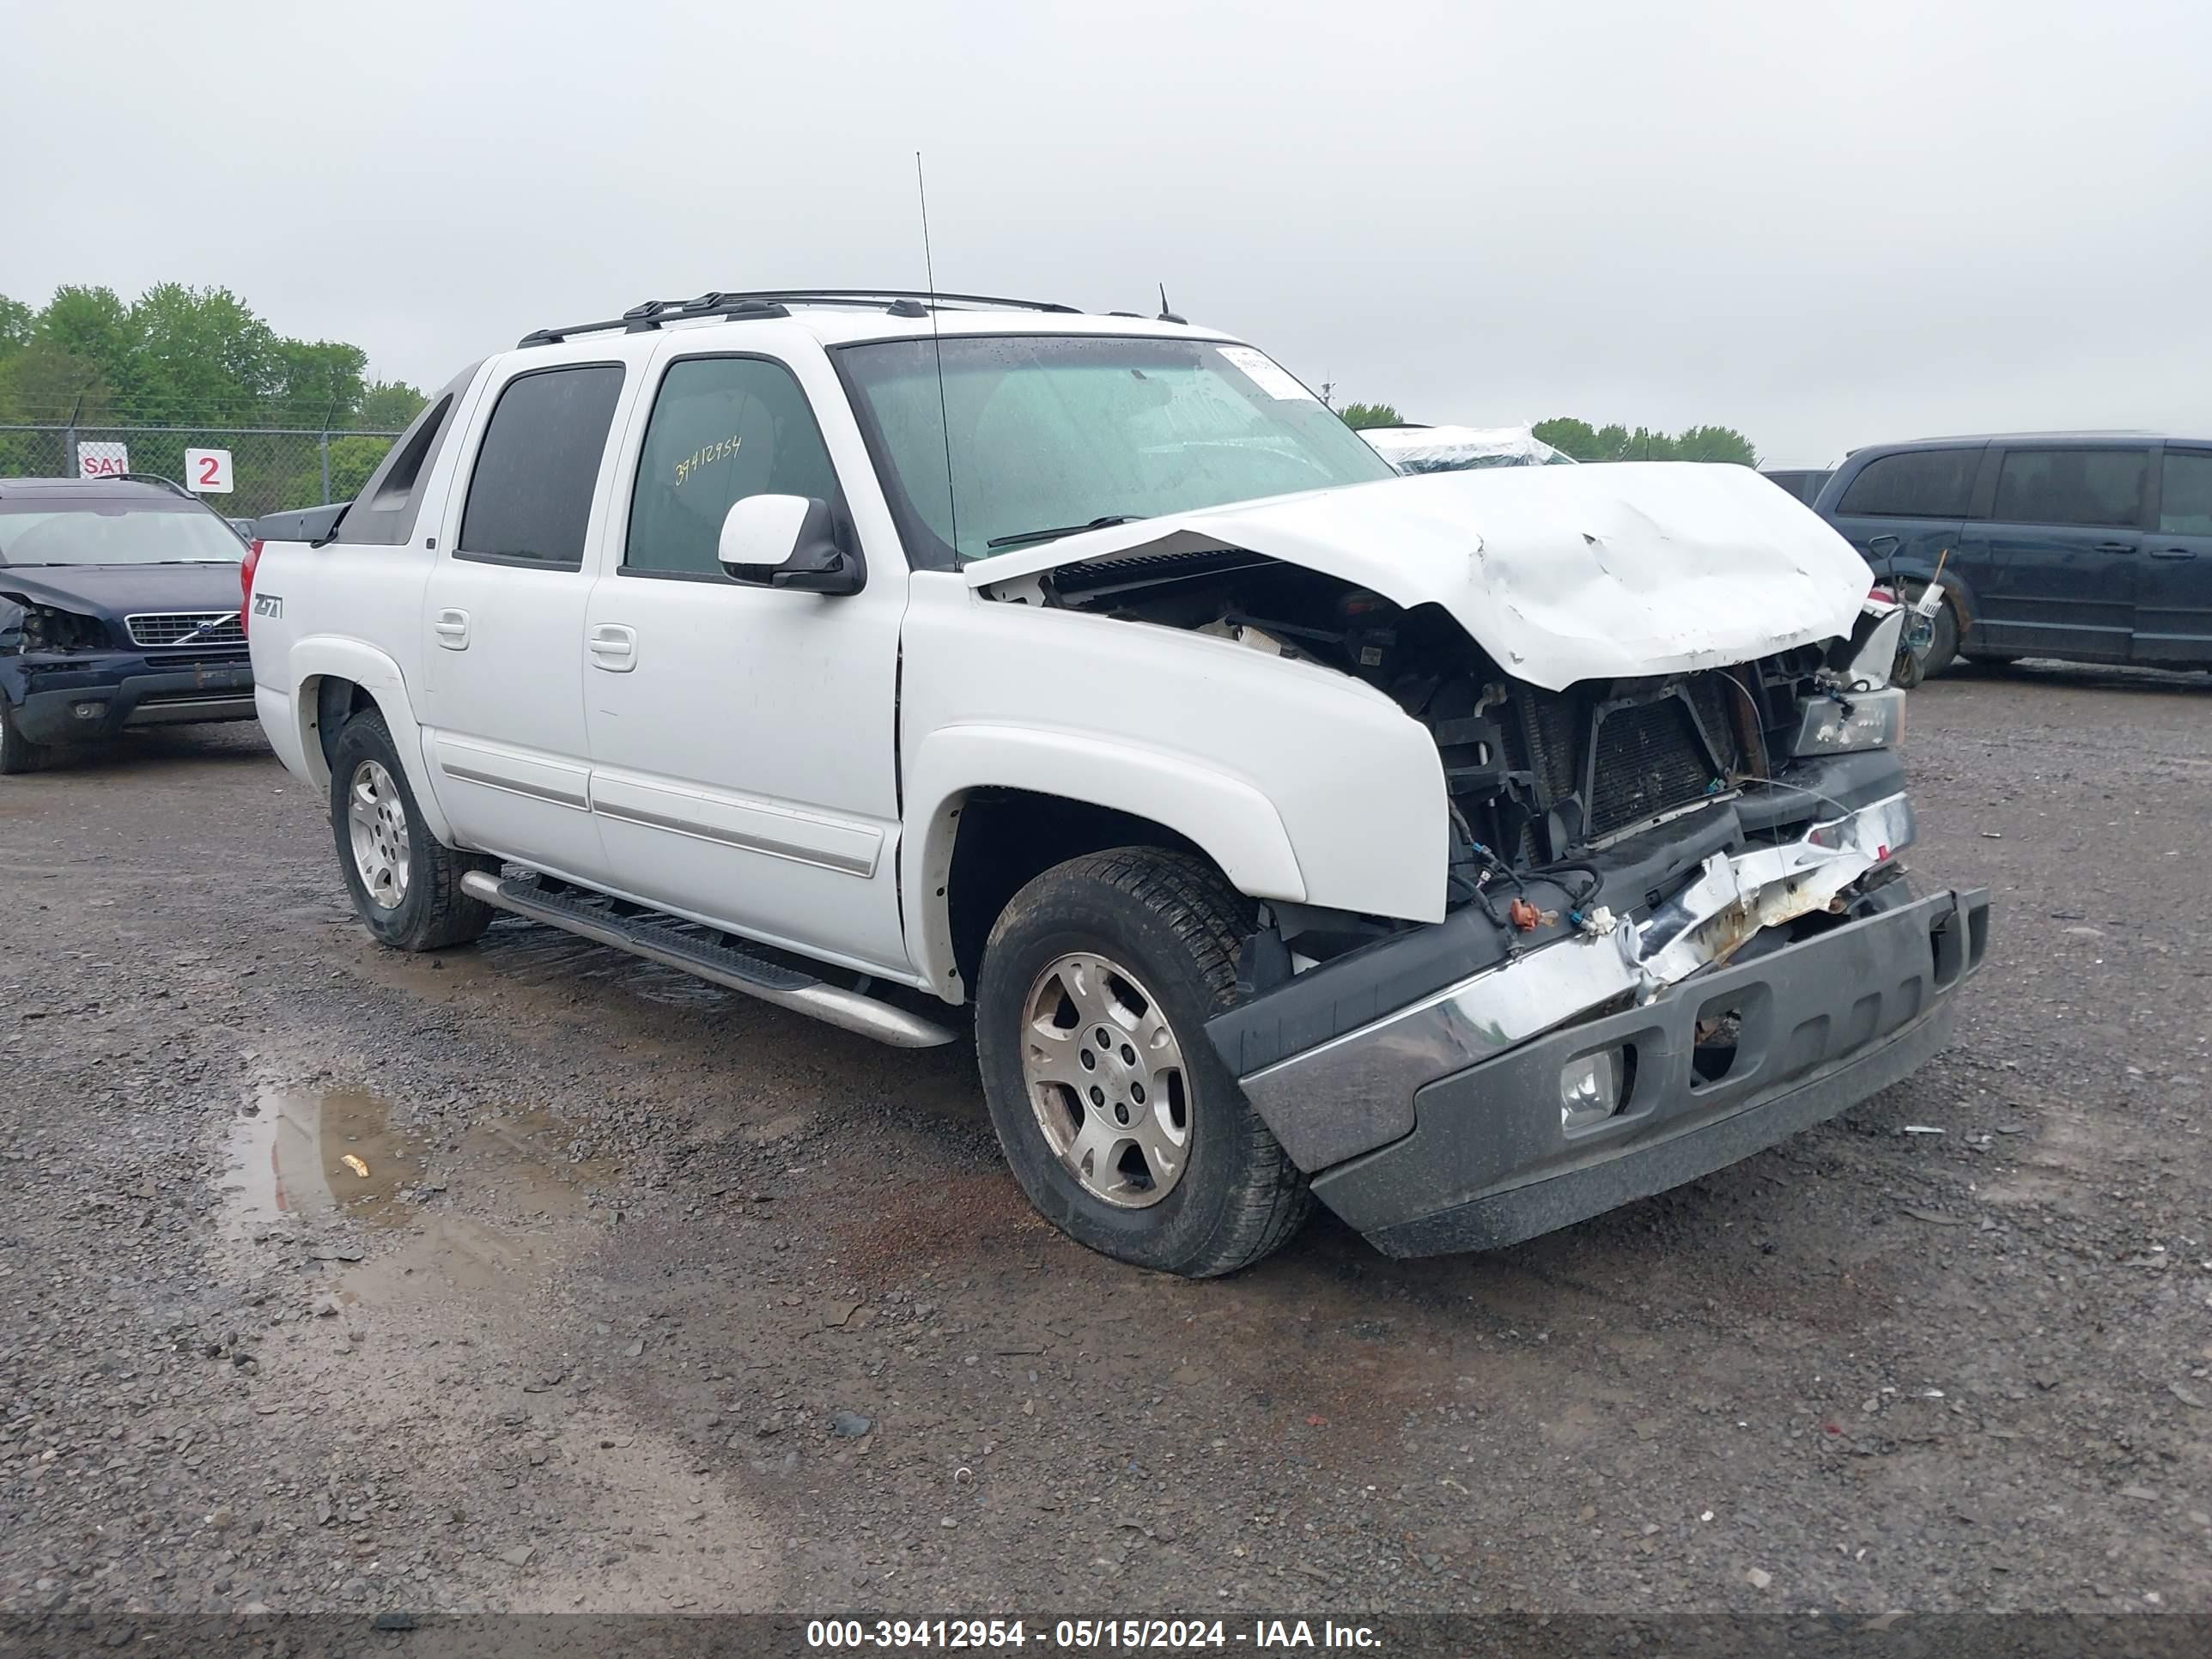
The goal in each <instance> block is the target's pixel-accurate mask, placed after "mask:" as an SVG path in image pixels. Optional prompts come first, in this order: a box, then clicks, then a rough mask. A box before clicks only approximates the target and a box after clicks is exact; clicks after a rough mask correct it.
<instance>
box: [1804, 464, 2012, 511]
mask: <svg viewBox="0 0 2212 1659" xmlns="http://www.w3.org/2000/svg"><path fill="white" fill-rule="evenodd" d="M1981 459H1982V452H1981V451H1980V450H1978V449H1908V450H1905V451H1902V452H1901V453H1898V454H1895V455H1881V456H1877V457H1876V458H1875V459H1873V460H1871V461H1869V462H1868V463H1867V464H1866V469H1865V471H1863V472H1861V473H1860V474H1859V476H1858V477H1856V478H1854V479H1852V480H1851V484H1850V489H1846V490H1845V491H1844V498H1843V500H1842V501H1838V503H1837V504H1836V512H1837V513H1838V514H1839V515H1858V516H1863V517H1867V518H1874V519H1963V518H1965V517H1966V503H1967V499H1968V497H1969V496H1970V495H1971V494H1972V490H1973V487H1974V469H1975V468H1976V467H1977V466H1978V465H1980V463H1981Z"/></svg>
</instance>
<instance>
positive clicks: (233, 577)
mask: <svg viewBox="0 0 2212 1659" xmlns="http://www.w3.org/2000/svg"><path fill="white" fill-rule="evenodd" d="M0 593H20V594H21V595H22V596H23V597H24V598H25V599H31V600H34V601H36V602H37V603H38V604H40V605H52V606H54V607H55V608H56V609H57V610H61V611H76V613H77V614H78V615H79V616H85V617H107V618H112V619H119V618H121V617H127V616H133V615H140V614H143V613H145V612H148V611H235V610H237V609H238V606H239V598H240V596H239V588H238V567H237V566H236V565H234V564H0Z"/></svg>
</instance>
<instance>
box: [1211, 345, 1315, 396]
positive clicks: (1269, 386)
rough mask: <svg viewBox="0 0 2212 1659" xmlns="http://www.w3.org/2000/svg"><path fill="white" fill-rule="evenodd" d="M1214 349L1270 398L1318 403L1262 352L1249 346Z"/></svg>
mask: <svg viewBox="0 0 2212 1659" xmlns="http://www.w3.org/2000/svg"><path fill="white" fill-rule="evenodd" d="M1214 349H1215V350H1217V351H1218V352H1219V353H1220V354H1221V355H1222V356H1224V357H1225V358H1227V359H1228V360H1229V366H1230V367H1231V368H1234V369H1237V370H1240V371H1241V372H1242V373H1243V375H1244V377H1245V378H1246V379H1247V380H1250V381H1251V382H1252V384H1253V385H1255V386H1258V387H1259V388H1260V390H1261V391H1262V392H1266V393H1267V395H1268V396H1269V397H1270V398H1276V399H1279V400H1282V401H1287V400H1289V399H1291V398H1300V399H1302V400H1304V402H1306V403H1316V402H1318V401H1320V400H1319V399H1318V398H1316V397H1315V396H1314V395H1313V393H1312V392H1309V391H1307V390H1306V389H1305V388H1304V386H1300V385H1299V384H1298V383H1297V381H1296V380H1292V379H1291V376H1290V373H1289V371H1288V370H1286V369H1285V368H1283V366H1282V365H1281V364H1279V363H1278V362H1276V361H1275V360H1274V359H1273V358H1272V357H1270V356H1267V353H1266V352H1264V351H1255V350H1254V349H1252V348H1251V347H1250V346H1216V347H1215V348H1214Z"/></svg>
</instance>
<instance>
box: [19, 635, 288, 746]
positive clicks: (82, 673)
mask: <svg viewBox="0 0 2212 1659" xmlns="http://www.w3.org/2000/svg"><path fill="white" fill-rule="evenodd" d="M18 666H19V667H20V668H21V670H22V679H21V684H23V686H24V690H23V692H22V694H21V698H20V700H11V701H15V724H16V725H17V726H18V727H20V728H21V731H22V733H23V735H24V736H25V737H26V738H29V739H30V740H31V741H32V742H33V743H41V744H77V743H97V742H100V740H101V739H103V738H112V737H113V736H114V735H115V734H116V733H117V732H120V731H122V730H123V729H125V727H126V726H133V727H135V726H173V725H182V724H184V723H185V722H187V721H195V720H252V718H253V715H254V704H253V665H252V663H251V662H249V661H248V660H247V659H246V658H245V657H243V656H240V657H237V658H234V659H215V660H211V661H203V662H198V663H194V664H192V665H190V666H182V665H176V664H174V663H165V662H163V661H161V659H159V658H149V657H144V656H140V655H137V654H135V653H126V654H120V655H117V656H112V657H94V658H90V659H86V658H82V657H71V658H59V657H57V658H52V659H46V661H44V662H38V661H34V660H33V659H22V660H21V661H20V662H19V664H18Z"/></svg>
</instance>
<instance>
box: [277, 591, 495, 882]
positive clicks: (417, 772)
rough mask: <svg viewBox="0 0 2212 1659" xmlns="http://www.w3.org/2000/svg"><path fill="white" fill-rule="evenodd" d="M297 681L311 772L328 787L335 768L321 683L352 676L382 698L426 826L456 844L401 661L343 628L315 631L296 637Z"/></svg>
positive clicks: (292, 672)
mask: <svg viewBox="0 0 2212 1659" xmlns="http://www.w3.org/2000/svg"><path fill="white" fill-rule="evenodd" d="M286 677H287V678H289V681H290V682H291V685H292V708H291V714H290V720H291V723H292V726H293V731H292V732H291V734H290V735H291V737H292V738H293V740H294V741H295V743H297V744H299V748H300V754H301V758H302V760H303V761H304V763H306V766H307V775H309V776H310V777H311V778H313V780H314V781H316V782H317V783H319V784H320V785H321V786H322V787H323V788H324V789H325V791H326V792H327V791H328V789H329V787H330V781H331V775H330V768H329V767H328V766H327V765H326V764H325V762H324V760H323V744H322V737H321V734H320V732H319V731H318V729H317V726H316V704H317V702H319V698H318V696H316V683H317V682H318V681H320V680H324V679H331V678H337V679H344V680H351V681H352V682H353V683H354V684H356V685H358V686H360V687H361V688H362V690H364V691H366V692H368V695H369V697H370V699H371V700H372V701H373V702H374V703H375V704H376V707H377V711H378V712H379V713H380V714H382V715H383V716H384V723H385V725H386V726H387V727H389V728H390V729H391V732H392V747H393V748H394V749H396V750H398V751H399V763H400V765H401V766H402V767H404V769H406V772H407V782H408V787H410V789H411V790H412V791H413V792H414V795H415V806H416V811H419V812H421V813H422V823H423V827H424V828H426V829H428V830H429V832H430V833H431V834H432V835H433V836H436V837H437V838H438V839H439V840H440V841H441V842H444V843H445V844H446V845H447V846H448V847H451V846H453V845H454V844H455V843H454V841H453V826H452V825H451V824H450V823H447V821H446V815H445V812H444V811H442V810H441V808H440V806H439V805H438V797H437V794H436V792H435V790H433V789H432V787H430V769H429V767H428V763H425V761H424V760H423V758H422V726H420V725H419V724H417V723H416V719H415V702H414V699H413V698H412V697H410V696H408V694H407V681H406V678H405V677H404V676H403V675H402V674H401V673H400V671H399V665H398V663H397V662H395V661H393V660H392V659H391V658H390V657H388V656H386V654H385V653H383V652H381V651H379V650H378V649H376V647H374V646H371V645H365V644H363V643H362V641H359V640H354V639H348V638H346V637H344V636H343V635H337V634H309V635H305V636H303V637H302V638H301V639H299V640H296V641H294V642H293V645H292V653H291V656H290V659H289V662H288V664H287V668H286Z"/></svg>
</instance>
